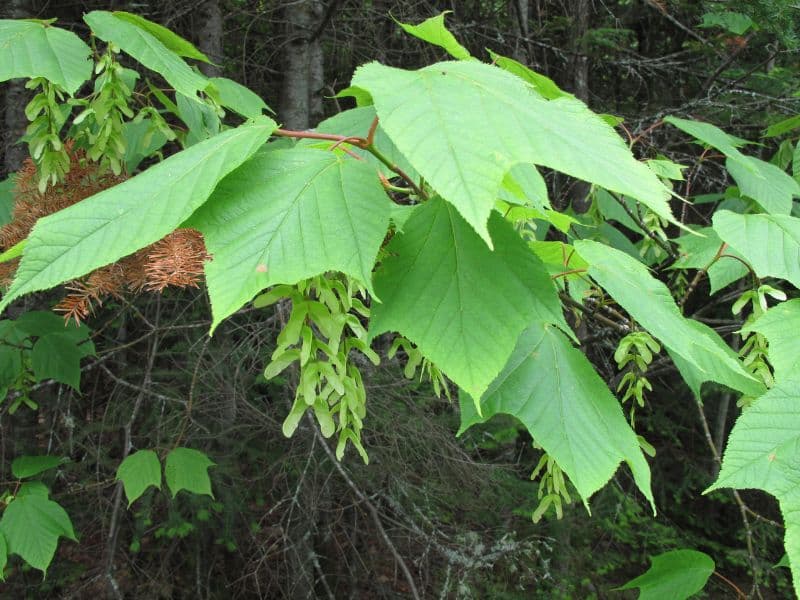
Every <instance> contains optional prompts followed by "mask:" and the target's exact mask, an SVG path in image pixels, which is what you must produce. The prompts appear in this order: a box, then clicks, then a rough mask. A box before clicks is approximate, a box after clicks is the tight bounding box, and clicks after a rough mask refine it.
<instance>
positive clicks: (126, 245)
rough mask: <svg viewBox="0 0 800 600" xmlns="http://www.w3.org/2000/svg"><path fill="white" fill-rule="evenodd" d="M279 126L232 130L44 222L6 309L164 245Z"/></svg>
mask: <svg viewBox="0 0 800 600" xmlns="http://www.w3.org/2000/svg"><path fill="white" fill-rule="evenodd" d="M275 127H276V124H275V122H274V121H272V120H271V119H267V118H266V117H264V118H263V119H262V120H260V121H259V122H257V123H253V124H245V125H242V126H241V127H238V128H236V129H232V130H229V131H226V132H224V133H222V134H220V135H218V136H216V137H215V138H213V139H210V140H206V141H205V142H201V143H200V144H197V145H196V146H192V147H191V148H189V149H188V150H184V151H183V152H180V153H178V154H175V155H173V156H171V157H169V158H168V159H166V160H165V161H163V162H161V163H159V164H157V165H155V166H153V167H151V168H150V169H147V170H146V171H144V172H143V173H141V174H139V175H137V176H136V177H133V178H131V179H129V180H127V181H125V182H123V183H122V184H120V185H118V186H115V187H113V188H109V189H107V190H104V191H102V192H100V193H99V194H95V195H94V196H92V197H90V198H87V199H86V200H83V201H82V202H79V203H77V204H74V205H72V206H70V207H69V208H67V209H65V210H62V211H59V212H57V213H54V214H52V215H49V216H47V217H45V218H43V219H40V220H39V221H38V222H37V223H36V226H35V227H34V228H33V231H32V232H31V234H30V235H29V236H28V245H27V247H26V248H25V252H24V254H23V256H22V261H21V262H20V266H19V268H18V270H17V275H16V278H15V279H14V282H13V283H12V285H11V288H10V289H9V291H8V293H7V294H6V295H5V296H4V297H3V300H2V302H0V310H3V309H5V307H6V306H8V304H9V303H10V302H11V301H13V300H14V299H15V298H19V297H20V296H21V295H23V294H27V293H30V292H34V291H37V290H43V289H48V288H51V287H53V286H55V285H58V284H59V283H62V282H64V281H68V280H70V279H74V278H76V277H80V276H82V275H85V274H86V273H88V272H90V271H92V270H94V269H96V268H98V267H102V266H104V265H107V264H109V263H111V262H114V261H115V260H118V259H120V258H122V257H123V256H127V255H128V254H131V253H132V252H135V251H136V250H138V249H140V248H143V247H144V246H147V245H148V244H152V243H153V242H156V241H158V240H159V239H161V238H162V237H164V236H165V235H166V234H168V233H170V232H171V231H173V230H174V229H175V228H176V227H178V226H179V225H180V224H181V223H182V222H183V221H184V220H185V219H186V218H187V217H189V215H191V214H192V213H193V212H194V211H195V209H196V208H198V207H199V206H200V205H201V204H203V203H204V202H205V201H206V199H207V198H208V196H209V195H210V194H211V192H212V191H213V189H214V188H215V187H216V185H217V183H218V182H219V181H220V180H221V179H222V178H223V177H224V176H225V175H227V174H228V173H230V172H231V171H233V170H234V169H235V168H236V167H238V166H239V165H241V164H242V163H243V162H244V161H246V160H247V159H248V158H249V157H250V156H251V155H252V154H253V153H254V152H255V151H256V150H257V149H258V147H259V146H261V145H262V144H263V143H264V141H265V140H266V138H267V137H268V136H269V135H270V133H272V131H273V130H274V129H275Z"/></svg>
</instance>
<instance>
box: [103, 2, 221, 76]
mask: <svg viewBox="0 0 800 600" xmlns="http://www.w3.org/2000/svg"><path fill="white" fill-rule="evenodd" d="M111 14H112V15H114V17H116V18H117V19H120V20H122V21H127V22H128V23H130V24H132V25H135V26H136V27H138V28H139V29H142V30H144V31H146V32H147V33H149V34H150V35H152V36H153V37H154V38H156V39H157V40H158V41H159V42H161V43H162V44H164V46H166V47H167V48H168V49H170V50H172V51H173V52H174V53H175V54H177V55H178V56H183V57H185V58H193V59H195V60H199V61H202V62H204V63H211V61H210V60H209V59H208V57H207V56H206V55H205V54H203V53H202V52H200V50H198V49H197V48H196V47H195V45H194V44H192V43H191V42H190V41H189V40H187V39H184V38H182V37H181V36H179V35H178V34H177V33H175V32H174V31H172V30H170V29H167V28H166V27H164V26H162V25H159V24H158V23H153V21H149V20H148V19H145V18H144V17H141V16H139V15H134V14H133V13H129V12H125V11H124V10H115V11H114V12H113V13H111Z"/></svg>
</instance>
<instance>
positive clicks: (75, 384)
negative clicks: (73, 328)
mask: <svg viewBox="0 0 800 600" xmlns="http://www.w3.org/2000/svg"><path fill="white" fill-rule="evenodd" d="M31 366H32V367H33V374H34V375H35V376H36V379H37V380H39V381H46V380H48V379H54V380H55V381H58V382H59V383H63V384H66V385H68V386H70V387H72V389H74V390H76V391H79V390H80V383H81V355H80V354H79V353H78V352H76V348H75V342H74V341H73V340H72V338H71V337H70V335H69V334H68V333H48V334H47V335H44V336H42V337H40V338H39V339H38V340H36V343H35V344H34V345H33V351H32V352H31Z"/></svg>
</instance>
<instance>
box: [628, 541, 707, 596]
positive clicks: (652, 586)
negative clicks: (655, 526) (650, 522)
mask: <svg viewBox="0 0 800 600" xmlns="http://www.w3.org/2000/svg"><path fill="white" fill-rule="evenodd" d="M650 560H651V562H652V564H651V566H650V568H649V569H648V570H647V571H646V572H645V573H644V574H642V575H639V576H638V577H637V578H635V579H631V580H630V581H629V582H628V583H626V584H625V585H623V586H622V587H620V588H618V589H620V590H632V589H634V588H639V600H684V599H685V598H689V597H690V596H692V595H694V594H696V593H697V592H699V591H700V590H702V589H703V588H704V587H705V585H706V582H707V581H708V578H709V577H711V574H712V573H713V572H714V568H715V565H714V561H713V560H712V558H711V557H710V556H709V555H708V554H706V553H705V552H698V551H697V550H670V551H669V552H664V553H663V554H659V555H658V556H653V557H651V558H650Z"/></svg>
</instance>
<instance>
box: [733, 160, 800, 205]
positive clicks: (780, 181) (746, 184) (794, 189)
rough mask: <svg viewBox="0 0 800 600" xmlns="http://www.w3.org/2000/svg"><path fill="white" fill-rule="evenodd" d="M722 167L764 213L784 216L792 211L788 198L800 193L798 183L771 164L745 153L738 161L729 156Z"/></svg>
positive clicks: (790, 199) (790, 201)
mask: <svg viewBox="0 0 800 600" xmlns="http://www.w3.org/2000/svg"><path fill="white" fill-rule="evenodd" d="M748 166H749V167H750V168H748ZM725 167H726V168H727V169H728V172H729V173H730V174H731V176H732V177H733V178H734V179H735V180H736V183H737V184H738V185H739V190H740V191H741V193H742V194H743V195H745V196H749V197H750V198H752V199H753V200H755V201H756V202H758V203H759V204H760V205H761V208H763V209H764V210H765V211H767V212H768V213H772V214H775V215H788V214H789V213H790V212H791V211H792V198H793V197H794V196H800V184H798V183H797V182H796V181H795V180H794V179H793V178H792V177H791V176H790V175H789V174H788V173H786V172H785V171H784V170H783V169H780V168H778V167H776V166H775V165H773V164H772V163H768V162H765V161H763V160H759V159H758V158H754V157H752V156H745V157H743V159H739V160H733V159H730V158H729V159H728V160H727V161H726V162H725Z"/></svg>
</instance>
